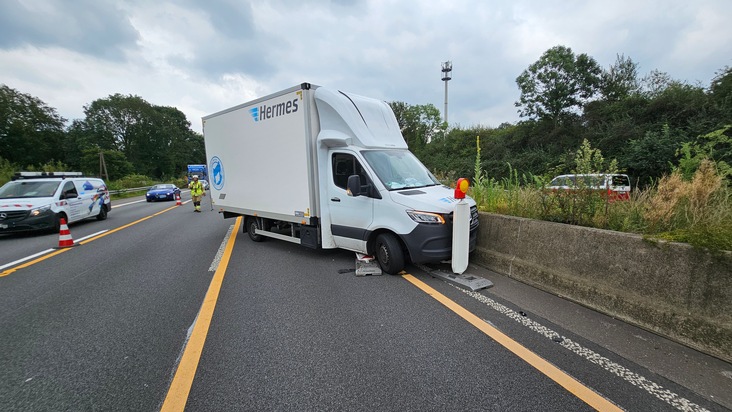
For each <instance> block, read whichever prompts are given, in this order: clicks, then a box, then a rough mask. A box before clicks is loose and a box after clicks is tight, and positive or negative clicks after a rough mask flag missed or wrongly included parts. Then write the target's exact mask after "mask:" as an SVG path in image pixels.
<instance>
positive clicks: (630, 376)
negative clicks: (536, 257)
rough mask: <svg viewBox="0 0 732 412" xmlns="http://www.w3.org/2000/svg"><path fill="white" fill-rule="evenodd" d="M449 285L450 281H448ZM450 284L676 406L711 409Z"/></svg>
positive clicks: (700, 411) (693, 411)
mask: <svg viewBox="0 0 732 412" xmlns="http://www.w3.org/2000/svg"><path fill="white" fill-rule="evenodd" d="M448 284H449V283H448ZM449 285H450V286H452V287H454V288H455V289H457V290H459V291H461V292H464V293H465V294H467V295H469V296H471V297H473V298H475V299H476V300H478V301H480V302H481V303H484V304H485V305H487V306H489V307H491V308H492V309H495V310H496V311H498V312H500V313H502V314H504V315H506V316H508V317H509V318H511V319H513V320H515V321H516V322H518V323H520V324H522V325H524V326H526V327H528V328H529V329H531V330H533V331H534V332H536V333H538V334H540V335H544V336H545V337H546V338H548V339H555V341H554V342H556V340H558V339H561V342H558V343H559V344H560V345H562V346H563V347H565V348H566V349H569V350H570V351H572V352H574V353H575V354H577V355H579V356H581V357H583V358H585V359H587V360H589V361H590V362H592V363H594V364H596V365H599V366H601V367H602V368H603V369H605V370H606V371H608V372H610V373H612V374H615V375H617V376H619V377H620V378H622V379H623V380H625V381H627V382H629V383H631V384H633V385H635V386H637V387H639V388H641V389H643V390H645V391H646V392H648V393H650V394H651V395H653V396H655V397H656V398H658V399H660V400H662V401H664V402H666V403H668V404H669V405H671V406H673V407H675V408H676V409H678V410H680V411H684V412H704V411H707V412H708V410H707V409H705V408H703V407H701V406H699V405H697V404H695V403H693V402H691V401H689V400H688V399H686V398H682V397H681V396H679V395H677V394H676V393H674V392H671V391H670V390H668V389H665V388H664V387H663V386H661V385H659V384H657V383H655V382H652V381H651V380H649V379H646V378H645V377H643V376H641V375H639V374H637V373H635V372H633V371H631V370H629V369H628V368H626V367H624V366H622V365H619V364H617V363H615V362H613V361H611V360H610V359H608V358H606V357H604V356H602V355H600V354H598V353H596V352H594V351H592V350H590V349H587V348H585V347H583V346H582V345H580V344H578V343H577V342H574V341H572V340H571V339H569V338H567V337H565V336H560V335H559V334H558V333H557V332H555V331H553V330H551V329H549V328H547V327H545V326H543V325H541V324H540V323H538V322H535V321H533V320H531V319H529V318H528V317H527V316H522V315H521V314H520V313H518V312H516V311H514V310H512V309H510V308H507V307H506V306H504V305H501V304H500V303H498V302H496V301H494V300H493V299H491V298H489V297H487V296H485V295H483V294H480V293H478V292H473V291H470V290H466V289H462V288H460V287H457V286H455V285H452V284H449Z"/></svg>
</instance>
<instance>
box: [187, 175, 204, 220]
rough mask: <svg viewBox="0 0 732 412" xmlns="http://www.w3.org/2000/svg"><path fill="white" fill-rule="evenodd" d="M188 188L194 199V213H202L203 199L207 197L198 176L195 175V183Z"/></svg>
mask: <svg viewBox="0 0 732 412" xmlns="http://www.w3.org/2000/svg"><path fill="white" fill-rule="evenodd" d="M188 188H189V189H191V197H192V198H193V211H194V212H199V213H200V212H201V197H202V196H206V192H205V191H204V189H203V183H201V182H199V181H198V175H193V181H192V182H191V183H189V184H188Z"/></svg>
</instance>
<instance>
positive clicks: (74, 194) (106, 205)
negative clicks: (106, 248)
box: [0, 172, 112, 233]
mask: <svg viewBox="0 0 732 412" xmlns="http://www.w3.org/2000/svg"><path fill="white" fill-rule="evenodd" d="M110 210H112V202H111V200H110V198H109V191H107V185H106V184H105V183H104V181H103V180H102V179H99V178H96V177H83V175H82V173H80V172H19V173H16V174H15V176H13V178H12V180H11V181H10V182H7V183H6V184H4V185H3V186H2V187H0V233H10V232H24V231H32V230H50V231H56V232H57V231H58V230H59V227H60V222H61V218H63V219H65V220H66V222H67V223H73V222H77V221H80V220H83V219H88V218H96V219H98V220H104V219H106V218H107V214H108V213H109V211H110Z"/></svg>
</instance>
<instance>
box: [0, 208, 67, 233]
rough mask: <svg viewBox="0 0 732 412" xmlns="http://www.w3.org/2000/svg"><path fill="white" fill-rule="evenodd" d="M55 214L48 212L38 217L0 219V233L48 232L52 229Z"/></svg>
mask: <svg viewBox="0 0 732 412" xmlns="http://www.w3.org/2000/svg"><path fill="white" fill-rule="evenodd" d="M55 223H56V214H55V213H53V212H51V211H50V210H49V211H46V212H43V213H41V214H40V215H38V216H33V217H31V216H28V214H27V213H26V214H25V215H23V216H16V217H12V218H8V219H0V233H16V232H29V231H32V230H48V229H51V228H52V227H54V224H55Z"/></svg>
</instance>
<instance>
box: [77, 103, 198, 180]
mask: <svg viewBox="0 0 732 412" xmlns="http://www.w3.org/2000/svg"><path fill="white" fill-rule="evenodd" d="M84 113H85V114H86V118H85V119H83V120H81V121H78V122H74V124H72V127H71V128H70V135H71V136H73V139H72V140H74V143H75V144H76V145H78V147H79V148H88V147H90V146H91V147H94V148H95V149H96V150H97V153H98V151H99V150H103V151H112V152H119V153H123V154H124V157H125V158H126V160H127V161H128V162H129V163H130V164H132V166H133V168H134V172H135V173H137V174H140V175H146V176H150V177H153V178H156V179H163V178H173V177H178V176H180V174H181V173H183V171H184V170H185V165H186V164H188V163H202V162H205V149H204V144H203V139H202V138H201V137H200V135H198V134H196V133H195V132H193V131H191V130H190V122H188V120H187V119H186V117H185V115H184V114H183V113H182V112H180V111H179V110H178V109H176V108H173V107H164V106H154V105H151V104H150V103H148V102H147V101H145V100H144V99H142V98H141V97H139V96H122V95H120V94H115V95H112V96H109V97H108V98H106V99H98V100H95V101H93V102H92V103H91V104H89V105H87V106H85V107H84ZM119 170H126V167H124V162H120V168H119ZM110 174H111V172H110Z"/></svg>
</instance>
